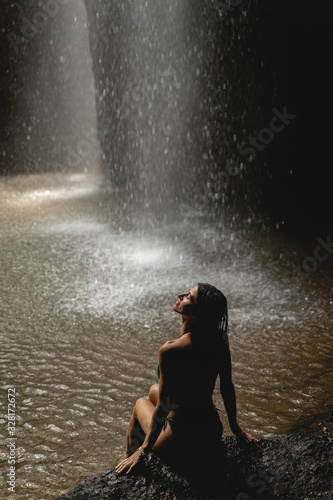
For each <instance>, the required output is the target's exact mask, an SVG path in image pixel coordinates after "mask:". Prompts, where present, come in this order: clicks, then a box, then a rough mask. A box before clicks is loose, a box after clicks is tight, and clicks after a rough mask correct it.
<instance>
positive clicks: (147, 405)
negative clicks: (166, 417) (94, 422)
mask: <svg viewBox="0 0 333 500" xmlns="http://www.w3.org/2000/svg"><path fill="white" fill-rule="evenodd" d="M154 411H155V406H154V404H153V403H152V402H151V401H149V400H148V399H145V398H140V399H138V400H137V402H136V404H135V406H134V410H133V413H132V416H131V420H130V422H129V425H128V429H127V440H126V441H127V442H126V456H127V457H129V456H130V455H132V453H134V451H135V450H136V449H138V448H139V446H140V445H141V444H142V443H143V441H144V440H145V437H146V434H147V432H148V430H149V426H150V423H151V419H152V416H153V413H154ZM171 437H172V431H171V429H170V426H169V425H167V426H166V428H165V429H163V430H162V431H161V433H160V435H159V436H158V438H157V440H156V443H155V444H154V446H153V450H154V451H155V452H157V453H158V454H159V455H163V454H164V452H165V451H167V450H166V449H167V448H168V446H167V444H168V442H169V440H170V438H171Z"/></svg>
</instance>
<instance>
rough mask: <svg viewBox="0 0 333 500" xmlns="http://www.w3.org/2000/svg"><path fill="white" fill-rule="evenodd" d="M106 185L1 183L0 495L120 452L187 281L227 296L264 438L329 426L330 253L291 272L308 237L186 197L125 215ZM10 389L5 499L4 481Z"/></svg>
mask: <svg viewBox="0 0 333 500" xmlns="http://www.w3.org/2000/svg"><path fill="white" fill-rule="evenodd" d="M102 185H103V183H101V182H99V181H95V180H94V179H92V178H89V177H88V176H84V175H72V176H67V177H64V176H56V175H39V176H29V177H24V176H22V177H16V178H8V179H2V180H1V181H0V194H1V201H0V204H1V262H0V263H1V268H0V269H1V287H2V292H1V303H0V311H1V315H0V320H1V325H0V334H1V352H2V356H1V365H0V367H1V399H2V403H3V406H2V407H3V408H4V410H5V411H4V413H3V414H2V416H1V423H2V424H3V425H2V427H1V435H0V438H1V443H2V444H1V456H0V458H1V461H2V469H1V470H2V484H1V489H2V491H3V492H4V495H5V497H6V495H7V496H8V498H16V499H32V500H41V499H53V498H55V497H56V496H57V495H59V494H60V493H62V492H66V491H69V490H70V489H72V488H74V487H75V486H76V485H77V483H78V482H79V481H81V480H83V479H85V478H86V477H91V476H94V475H98V474H101V473H104V472H105V471H106V470H108V469H110V468H112V467H113V466H114V465H115V464H116V463H117V461H118V460H119V459H120V458H121V457H122V456H123V453H124V444H125V435H126V428H127V423H128V420H129V418H130V414H131V410H132V407H133V405H134V403H135V400H136V399H137V398H138V397H140V396H142V395H146V394H147V392H148V390H149V387H150V385H151V384H152V383H155V382H156V381H157V378H156V375H155V368H156V362H157V352H158V348H159V346H160V345H161V344H162V343H164V342H165V341H166V340H168V339H170V338H175V337H177V336H179V333H180V319H179V317H178V316H177V315H176V314H175V313H174V312H173V311H172V306H173V304H174V301H175V297H176V294H177V293H178V292H180V291H184V290H185V291H186V290H187V289H189V288H190V287H191V286H193V285H194V284H195V283H197V282H198V281H207V282H211V283H212V284H214V285H216V286H217V287H219V288H221V289H222V290H223V291H224V292H225V294H226V296H227V298H228V300H229V316H230V345H231V352H232V359H233V376H234V383H235V386H236V392H237V398H238V415H239V422H240V424H241V425H242V426H243V427H244V428H245V429H247V430H248V431H250V432H252V433H254V434H255V435H257V436H259V437H266V438H267V437H272V436H275V435H278V434H282V433H288V432H292V431H295V429H296V430H297V429H300V430H302V431H305V432H311V431H313V430H315V431H316V432H321V433H325V432H331V431H330V426H329V422H328V419H329V412H330V411H331V406H330V404H331V399H330V394H329V390H330V389H331V388H332V342H331V334H332V307H333V305H332V290H333V289H332V285H333V282H332V262H331V261H333V256H332V257H330V259H328V260H327V261H325V262H322V263H320V265H319V267H318V270H317V271H316V272H315V273H313V274H311V275H310V274H307V273H305V272H303V273H301V274H300V277H299V278H298V277H293V274H294V266H295V265H299V264H301V262H302V260H303V259H304V257H306V256H312V254H313V249H314V248H315V246H316V243H315V241H314V242H310V241H306V242H305V244H304V242H303V243H302V244H300V243H299V242H297V241H296V239H292V238H290V237H289V238H288V239H287V238H286V237H284V236H283V235H282V232H281V230H278V229H274V230H270V231H268V230H267V228H264V227H263V228H262V229H260V230H259V229H258V228H257V229H252V225H251V222H250V221H249V222H248V223H246V224H245V223H244V224H243V225H242V227H241V228H239V227H238V228H237V227H236V226H235V224H233V223H232V221H222V220H218V221H216V222H215V223H214V224H207V223H205V222H204V221H203V220H202V219H200V218H199V217H198V214H197V213H195V212H193V211H191V210H190V209H189V208H188V207H185V206H183V207H180V210H179V214H178V215H177V217H176V218H175V220H174V222H173V223H168V224H165V226H164V227H160V228H158V229H153V228H152V225H149V224H147V223H145V222H144V218H139V217H137V218H136V219H135V220H133V219H132V222H131V221H130V220H129V219H128V218H127V217H126V216H125V215H124V214H123V215H122V212H121V210H119V207H118V209H116V205H115V204H114V203H113V202H112V200H113V199H114V198H113V195H112V193H110V192H109V191H108V189H107V188H105V187H103V186H102ZM315 236H317V235H315ZM321 236H323V237H326V236H327V235H321ZM10 387H14V388H15V389H16V431H17V433H16V437H17V440H16V459H17V463H16V496H15V497H14V496H13V495H12V496H10V495H8V490H7V486H6V480H7V477H6V474H7V472H8V464H7V459H8V448H6V443H7V441H6V440H7V439H8V437H9V435H8V429H7V420H6V416H5V415H6V413H7V392H8V388H10ZM215 399H216V404H217V406H218V407H220V408H222V411H221V418H222V420H223V422H224V424H225V432H226V434H230V431H229V429H228V426H227V422H226V416H225V412H224V410H223V404H222V402H221V399H220V397H219V395H218V392H216V395H215ZM310 425H311V426H312V427H310Z"/></svg>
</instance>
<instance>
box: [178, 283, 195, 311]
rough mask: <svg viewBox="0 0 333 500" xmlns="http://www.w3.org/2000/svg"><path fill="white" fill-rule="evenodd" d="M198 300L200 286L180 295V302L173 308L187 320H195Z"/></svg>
mask: <svg viewBox="0 0 333 500" xmlns="http://www.w3.org/2000/svg"><path fill="white" fill-rule="evenodd" d="M197 298H198V285H196V286H194V287H193V288H191V290H190V291H189V292H186V293H180V294H179V295H178V300H177V302H176V303H175V305H174V306H173V310H174V311H176V312H177V313H179V314H181V315H182V316H184V317H185V318H191V317H192V318H193V317H195V316H196V314H195V305H196V302H197Z"/></svg>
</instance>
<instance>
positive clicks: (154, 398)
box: [148, 384, 160, 406]
mask: <svg viewBox="0 0 333 500" xmlns="http://www.w3.org/2000/svg"><path fill="white" fill-rule="evenodd" d="M159 393H160V385H159V384H153V385H152V386H151V388H150V391H149V395H148V399H149V401H151V402H152V403H153V405H154V406H156V405H157V402H158V396H159Z"/></svg>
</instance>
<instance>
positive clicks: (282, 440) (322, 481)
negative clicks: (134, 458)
mask: <svg viewBox="0 0 333 500" xmlns="http://www.w3.org/2000/svg"><path fill="white" fill-rule="evenodd" d="M332 441H333V440H332V439H331V438H330V437H327V436H319V437H304V436H296V435H291V436H281V437H278V438H275V439H272V440H261V441H260V450H252V449H251V450H245V449H241V448H240V447H239V446H238V444H237V442H236V439H235V438H233V437H227V438H224V439H223V440H222V446H221V454H220V456H219V457H218V460H217V461H215V466H214V467H213V468H212V466H208V467H207V468H206V470H204V468H203V466H200V467H197V470H195V472H194V473H192V474H188V473H186V472H185V471H182V472H180V471H179V470H178V471H175V470H174V469H173V468H172V467H170V466H169V465H166V464H165V463H163V462H162V461H161V460H160V459H158V458H157V457H156V456H154V455H152V456H150V457H149V458H148V459H146V460H145V461H144V462H142V463H141V464H140V466H138V467H137V469H136V470H135V472H133V474H132V475H129V476H118V475H117V474H116V473H115V470H114V469H113V470H111V471H108V472H106V473H105V474H104V475H102V476H100V477H94V478H90V479H86V480H85V481H83V482H82V483H80V484H79V485H78V486H77V488H75V490H73V491H72V492H70V493H67V494H64V495H61V496H59V497H58V498H57V499H56V500H109V499H112V500H139V499H145V500H157V499H158V500H171V499H172V500H208V499H214V500H215V499H216V500H217V499H218V500H220V499H223V500H229V499H230V500H253V499H260V500H265V499H266V500H289V499H290V500H297V499H300V500H301V499H302V500H312V499H317V498H320V499H325V500H333V483H332V477H333V470H332V469H333V467H332V464H333V452H332ZM192 470H193V469H192Z"/></svg>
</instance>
